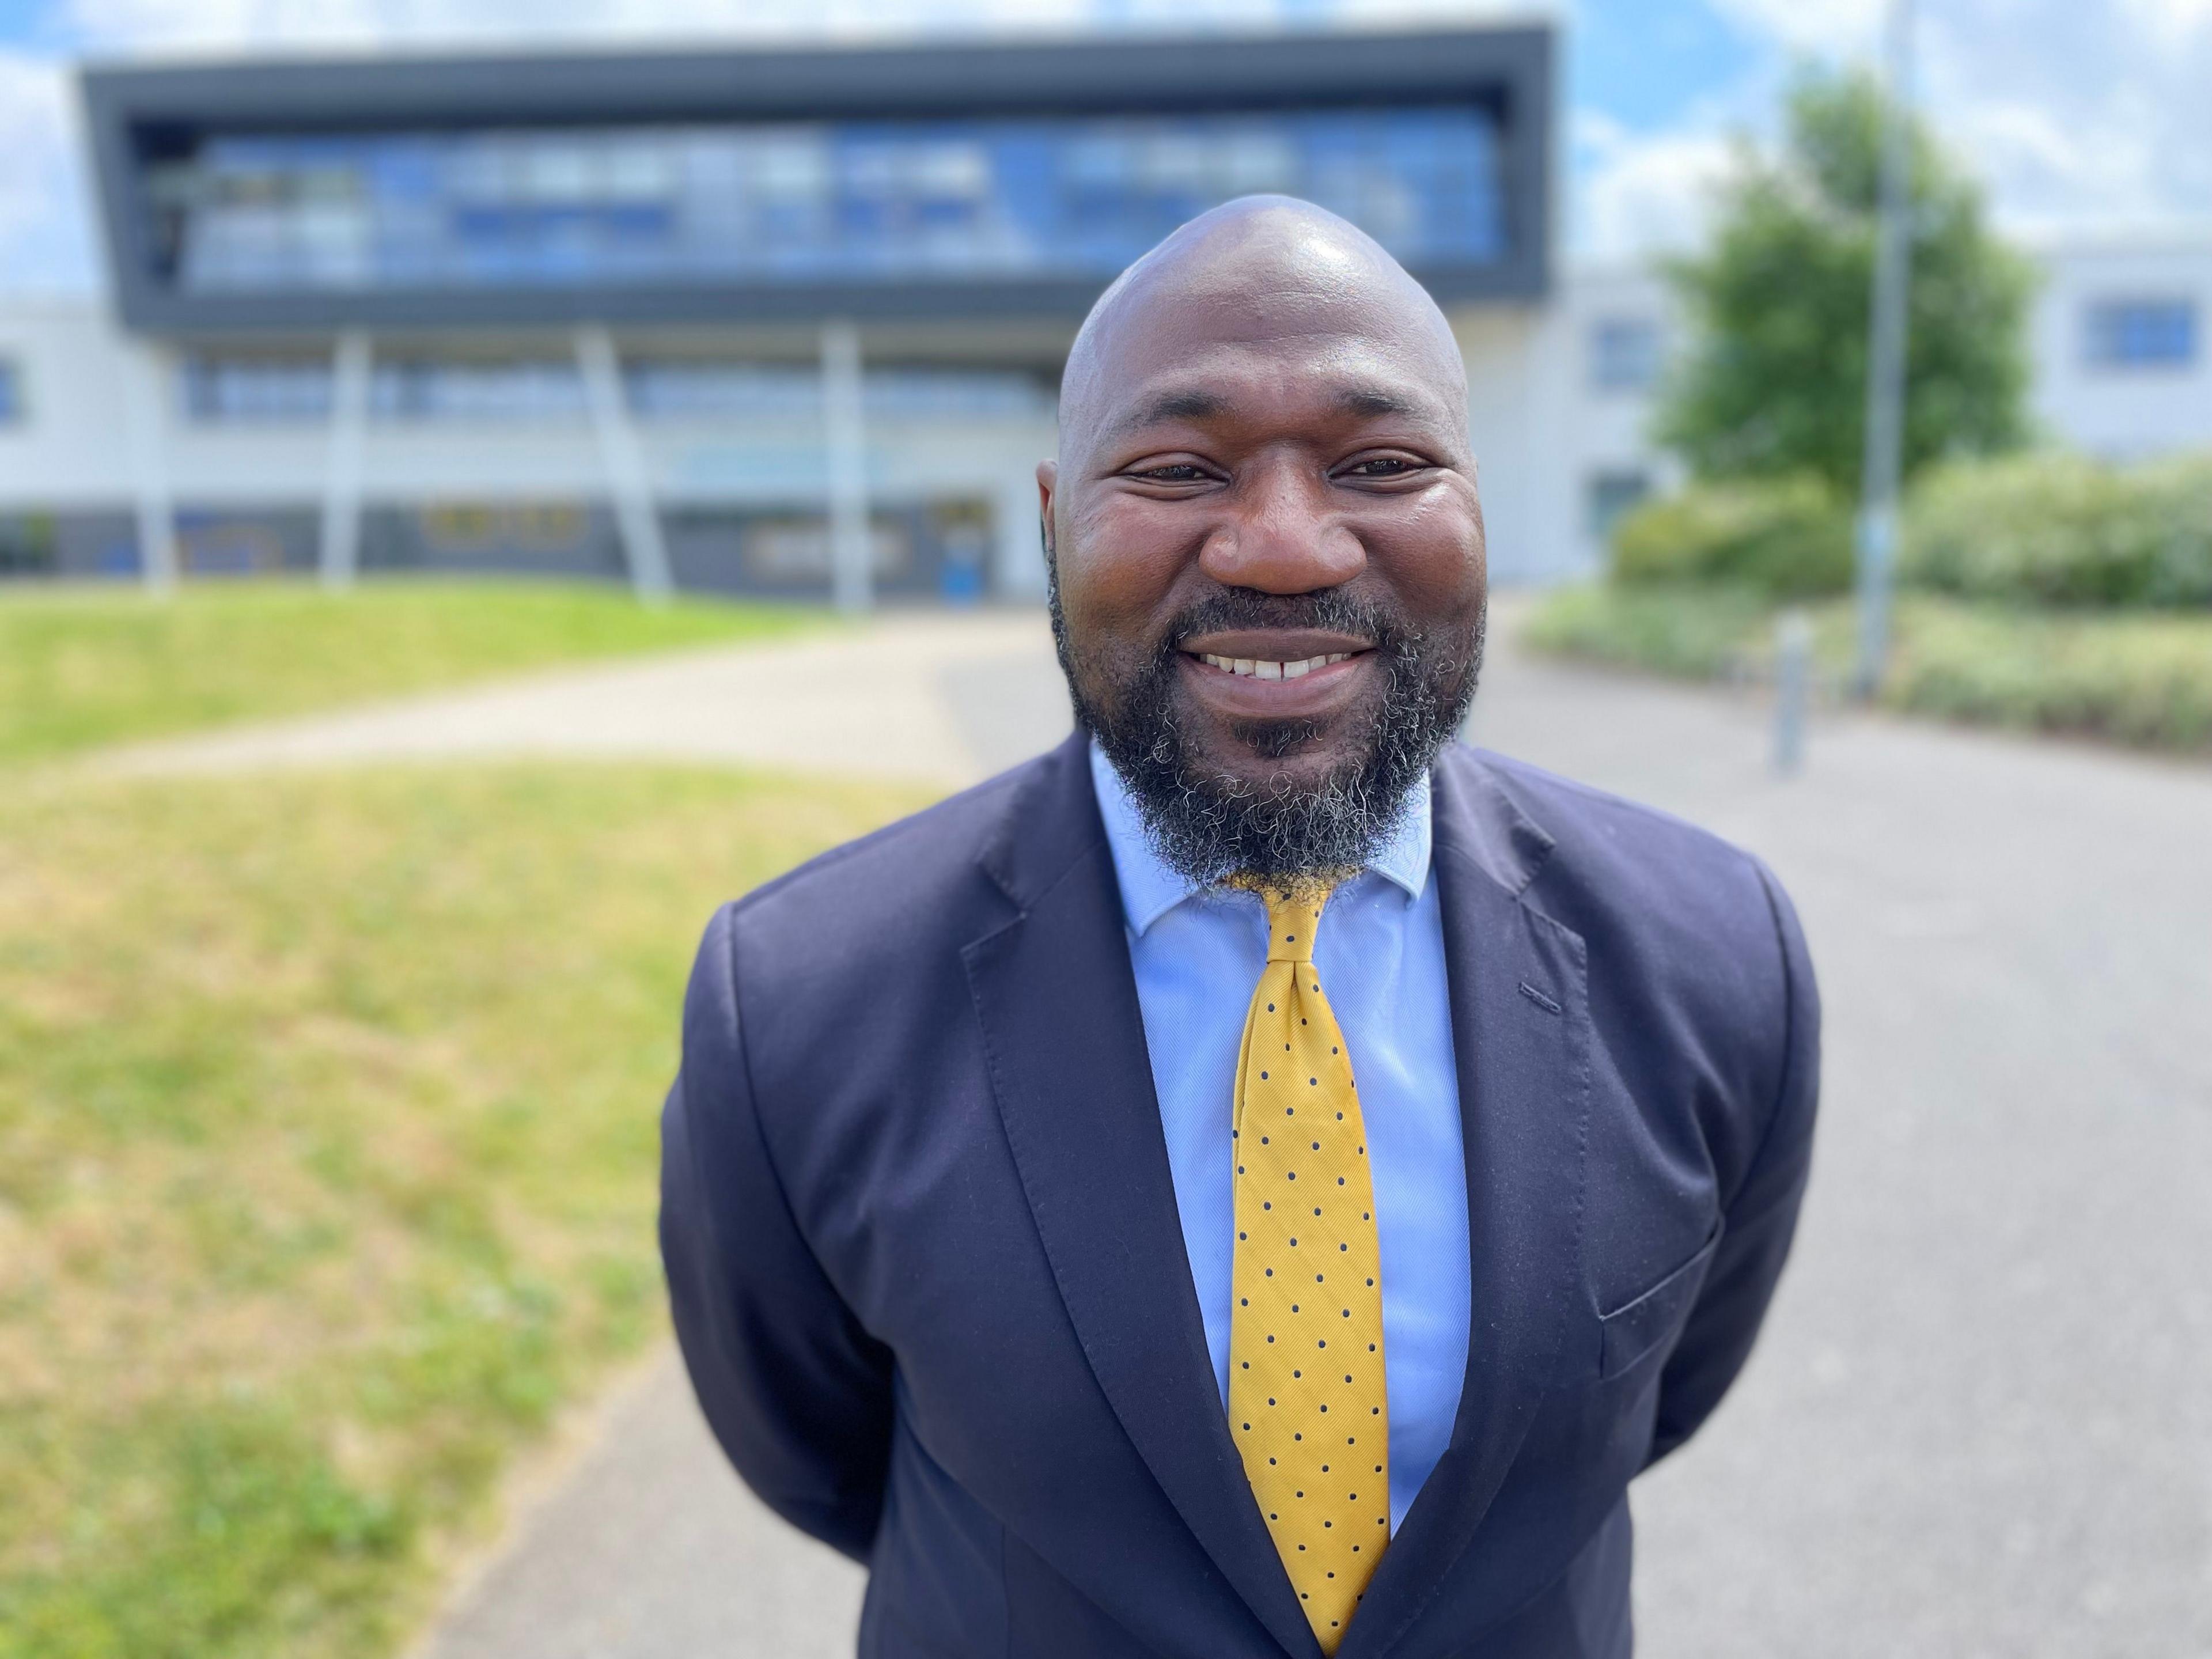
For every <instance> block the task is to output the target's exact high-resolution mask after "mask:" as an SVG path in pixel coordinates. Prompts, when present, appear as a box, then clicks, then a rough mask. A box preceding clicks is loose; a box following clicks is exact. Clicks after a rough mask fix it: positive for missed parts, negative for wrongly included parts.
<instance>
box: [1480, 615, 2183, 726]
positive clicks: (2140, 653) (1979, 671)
mask: <svg viewBox="0 0 2212 1659" xmlns="http://www.w3.org/2000/svg"><path fill="white" fill-rule="evenodd" d="M1811 611H1812V618H1813V623H1814V630H1813V638H1814V662H1815V664H1816V665H1817V667H1818V670H1819V678H1820V680H1821V681H1822V682H1823V683H1825V684H1828V685H1830V686H1834V687H1840V686H1841V685H1842V684H1843V683H1844V674H1845V672H1846V671H1847V670H1848V669H1849V667H1850V661H1851V646H1852V637H1853V620H1854V619H1853V615H1852V607H1851V605H1850V601H1849V600H1847V599H1833V600H1829V601H1826V602H1824V603H1822V604H1820V605H1814V606H1813V607H1811ZM1523 637H1524V638H1526V639H1527V640H1528V642H1529V643H1530V644H1531V645H1533V646H1534V647H1537V648H1538V649H1540V650H1544V651H1552V652H1557V653H1560V654H1562V655H1565V656H1571V657H1580V658H1583V659H1587V660H1590V661H1595V662H1603V663H1609V664H1615V665H1621V666H1626V667H1632V668H1647V669H1651V670H1654V671H1657V672H1660V673H1664V674H1676V675H1681V676H1684V677H1686V678H1704V679H1711V678H1735V677H1736V676H1739V675H1741V674H1746V673H1749V674H1753V675H1756V674H1761V673H1763V672H1765V671H1767V668H1768V664H1769V659H1770V653H1771V648H1772V642H1773V637H1774V623H1773V607H1772V605H1771V603H1770V602H1761V601H1760V600H1759V599H1757V597H1756V596H1754V595H1750V594H1747V593H1746V592H1744V590H1742V589H1741V588H1729V587H1722V586H1715V585H1706V586H1692V585H1690V584H1677V585H1674V586H1661V585H1658V584H1651V585H1648V586H1642V587H1629V586H1621V585H1620V584H1618V583H1607V584H1604V585H1601V586H1591V587H1571V588H1561V589H1559V590H1557V591H1555V592H1551V593H1548V594H1547V595H1545V596H1544V598H1543V599H1542V600H1541V602H1540V603H1539V604H1538V605H1537V606H1536V607H1535V609H1534V611H1533V612H1532V613H1531V614H1530V615H1529V617H1528V621H1527V623H1525V624H1524V629H1523ZM1881 700H1882V702H1884V703H1885V704H1887V706H1888V707H1890V708H1898V709H1902V710H1905V711H1907V712H1909V713H1913V714H1934V715H1936V716H1939V717H1941V718H1942V719H1946V720H1968V721H1972V722H1974V723H1976V724H1982V725H1994V726H2017V727H2021V728H2024V729H2030V730H2036V731H2044V732H2072V733H2076V734H2079V735H2081V736H2086V737H2095V738H2109V739H2113V740H2117V741H2118V742H2122V743H2130V744H2141V745H2143V746H2145V747H2151V748H2161V749H2173V750H2183V751H2185V752H2191V753H2199V754H2212V615H2204V614H2202V613H2199V614H2179V613H2174V612H2166V613H2163V614H2161V613H2158V612H2147V611H2136V612H2133V613H2129V612H2124V611H2123V612H2114V611H2095V610H2089V609H2086V608H2076V609H2075V610H2072V611H2034V610H2029V609H2026V608H2024V607H2022V606H2020V605H2005V604H1998V603H1992V602H1990V601H1988V600H1966V599H1953V598H1948V597H1945V596H1940V595H1936V594H1908V595H1906V596H1905V598H1904V599H1902V600H1901V601H1900V602H1899V605H1898V609H1897V619H1896V641H1895V650H1894V653H1893V656H1892V659H1891V662H1890V671H1889V674H1888V676H1887V678H1886V679H1885V680H1884V682H1883V684H1882V691H1881Z"/></svg>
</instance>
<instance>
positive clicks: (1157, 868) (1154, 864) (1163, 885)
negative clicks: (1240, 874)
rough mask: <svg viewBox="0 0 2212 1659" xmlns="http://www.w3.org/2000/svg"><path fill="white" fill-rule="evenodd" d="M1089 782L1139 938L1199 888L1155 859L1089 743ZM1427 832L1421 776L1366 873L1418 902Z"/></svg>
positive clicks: (1131, 805)
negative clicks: (1094, 794)
mask: <svg viewBox="0 0 2212 1659" xmlns="http://www.w3.org/2000/svg"><path fill="white" fill-rule="evenodd" d="M1091 787H1092V788H1093V790H1094V791H1095V792H1096V793H1097V797H1098V814H1099V816H1100V817H1103V819H1104V820H1105V821H1106V841H1107V844H1108V845H1109V847H1111V848H1113V852H1114V873H1115V876H1116V877H1118V878H1120V881H1121V912H1122V915H1123V917H1124V919H1125V920H1127V922H1128V924H1129V931H1130V932H1131V933H1135V934H1137V935H1138V936H1139V938H1142V937H1143V935H1144V933H1145V932H1146V930H1147V929H1148V928H1150V927H1152V924H1153V923H1154V922H1156V921H1158V920H1159V919H1160V918H1161V917H1162V916H1164V915H1167V913H1168V912H1169V911H1170V910H1172V909H1174V908H1176V906H1177V905H1178V904H1181V903H1182V902H1183V901H1184V900H1186V899H1188V898H1190V897H1192V896H1194V895H1196V894H1198V893H1200V891H1203V890H1204V889H1202V888H1201V887H1200V884H1198V883H1196V882H1194V881H1193V880H1191V879H1190V878H1189V877H1188V876H1186V875H1184V874H1183V873H1182V872H1181V871H1179V870H1176V868H1175V867H1174V866H1171V865H1170V864H1169V863H1168V862H1167V861H1166V860H1164V859H1163V858H1161V857H1160V855H1159V853H1158V849H1156V848H1154V847H1153V845H1152V834H1151V832H1150V831H1149V830H1147V829H1146V828H1145V819H1144V814H1143V813H1142V812H1141V811H1139V808H1138V806H1137V803H1136V801H1135V800H1134V799H1133V798H1132V797H1131V796H1130V793H1129V787H1128V786H1127V784H1125V783H1123V782H1122V781H1121V774H1120V773H1118V772H1116V771H1115V769H1114V763H1113V762H1111V761H1109V760H1108V759H1107V758H1106V752H1105V750H1103V749H1101V748H1100V747H1099V746H1098V744H1097V742H1096V741H1095V740H1094V741H1093V742H1092V743H1091ZM1430 836H1431V825H1430V822H1429V775H1428V774H1427V773H1425V772H1424V773H1422V774H1421V776H1420V780H1419V781H1418V782H1417V783H1415V784H1414V786H1413V789H1412V790H1411V791H1410V792H1409V793H1407V796H1406V803H1405V805H1403V806H1402V807H1401V808H1400V809H1399V813H1398V821H1397V823H1396V824H1395V826H1394V827H1393V828H1392V829H1391V831H1390V836H1389V840H1387V841H1385V842H1383V847H1382V850H1381V851H1379V852H1378V853H1376V855H1375V856H1374V857H1373V858H1372V859H1370V860H1368V864H1367V868H1369V869H1370V870H1372V871H1373V872H1375V873H1376V874H1377V875H1379V876H1382V877H1384V878H1387V879H1388V880H1389V881H1390V882H1392V883H1393V884H1395V885H1396V886H1398V887H1400V888H1401V889H1403V890H1404V891H1405V894H1406V896H1407V900H1408V901H1409V902H1410V901H1412V900H1414V899H1418V898H1419V897H1420V896H1421V890H1422V889H1423V888H1424V887H1425V886H1427V884H1428V879H1429V848H1430Z"/></svg>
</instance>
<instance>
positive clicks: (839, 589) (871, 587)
mask: <svg viewBox="0 0 2212 1659" xmlns="http://www.w3.org/2000/svg"><path fill="white" fill-rule="evenodd" d="M822 437H823V447H824V449H825V450H826V452H827V454H826V459H827V460H828V462H829V466H828V478H829V590H830V593H831V596H832V597H833V598H834V599H836V605H837V608H838V609H839V610H840V611H866V609H868V607H869V606H870V605H872V604H873V603H874V602H875V568H874V565H875V547H874V545H873V541H872V537H871V535H870V532H869V525H868V450H867V427H866V422H865V419H864V416H863V414H862V410H861V406H860V331H859V330H858V329H856V328H854V326H853V325H852V324H850V323H848V322H844V321H832V322H828V323H824V324H823V325H822Z"/></svg>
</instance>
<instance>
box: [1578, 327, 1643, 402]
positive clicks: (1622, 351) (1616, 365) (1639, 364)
mask: <svg viewBox="0 0 2212 1659" xmlns="http://www.w3.org/2000/svg"><path fill="white" fill-rule="evenodd" d="M1660 356H1661V340H1660V335H1659V325H1658V324H1657V323H1656V322H1654V321H1653V320H1651V319H1650V318H1648V317H1604V318H1601V319H1598V321H1597V322H1596V323H1595V324H1593V325H1591V328H1590V334H1589V372H1590V384H1591V385H1592V386H1595V387H1596V388H1597V389H1598V390H1599V391H1600V392H1645V391H1649V390H1650V387H1651V386H1652V385H1653V384H1654V383H1655V382H1656V380H1658V378H1659V366H1660Z"/></svg>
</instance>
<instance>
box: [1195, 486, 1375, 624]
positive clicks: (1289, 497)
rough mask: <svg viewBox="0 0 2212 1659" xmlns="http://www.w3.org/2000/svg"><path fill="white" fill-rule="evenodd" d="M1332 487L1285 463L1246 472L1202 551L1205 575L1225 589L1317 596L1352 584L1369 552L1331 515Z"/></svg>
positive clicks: (1338, 517)
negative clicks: (1245, 588)
mask: <svg viewBox="0 0 2212 1659" xmlns="http://www.w3.org/2000/svg"><path fill="white" fill-rule="evenodd" d="M1225 505H1226V507H1227V508H1228V511H1227V513H1226V515H1225V518H1224V519H1223V520H1222V522H1221V523H1219V524H1218V525H1217V526H1215V527H1214V529H1213V532H1212V534H1211V535H1209V536H1208V537H1207V538H1206V545H1205V546H1204V547H1203V548H1202V549H1200V552H1199V556H1198V566H1199V568H1200V569H1201V570H1203V571H1204V572H1205V573H1206V574H1207V575H1209V576H1211V577H1212V578H1213V580H1216V581H1218V582H1219V583H1220V584H1221V585H1222V586H1225V587H1251V588H1257V589H1258V590H1259V591H1260V592H1262V593H1311V592H1317V591H1319V590H1320V589H1322V588H1324V587H1335V586H1339V585H1340V584H1341V583H1344V582H1347V581H1350V580H1352V578H1353V577H1354V576H1356V575H1358V574H1359V573H1360V572H1361V571H1362V570H1364V569H1365V568H1366V567H1367V550H1366V548H1365V547H1364V546H1363V545H1361V544H1360V541H1359V538H1358V536H1356V535H1355V534H1353V533H1352V529H1351V527H1350V526H1348V525H1346V523H1345V521H1344V519H1343V515H1342V514H1340V513H1336V512H1334V510H1332V504H1331V503H1330V501H1328V482H1327V480H1325V479H1323V478H1321V477H1316V475H1315V474H1314V473H1313V472H1312V471H1310V468H1308V467H1304V466H1300V465H1297V463H1296V462H1292V461H1288V460H1285V461H1282V462H1278V463H1272V464H1269V465H1262V466H1259V467H1255V468H1253V469H1251V470H1250V471H1247V472H1246V473H1245V475H1244V476H1243V477H1241V478H1240V479H1239V480H1238V481H1237V487H1236V489H1233V490H1231V492H1230V493H1229V495H1228V497H1227V500H1226V502H1225Z"/></svg>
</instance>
